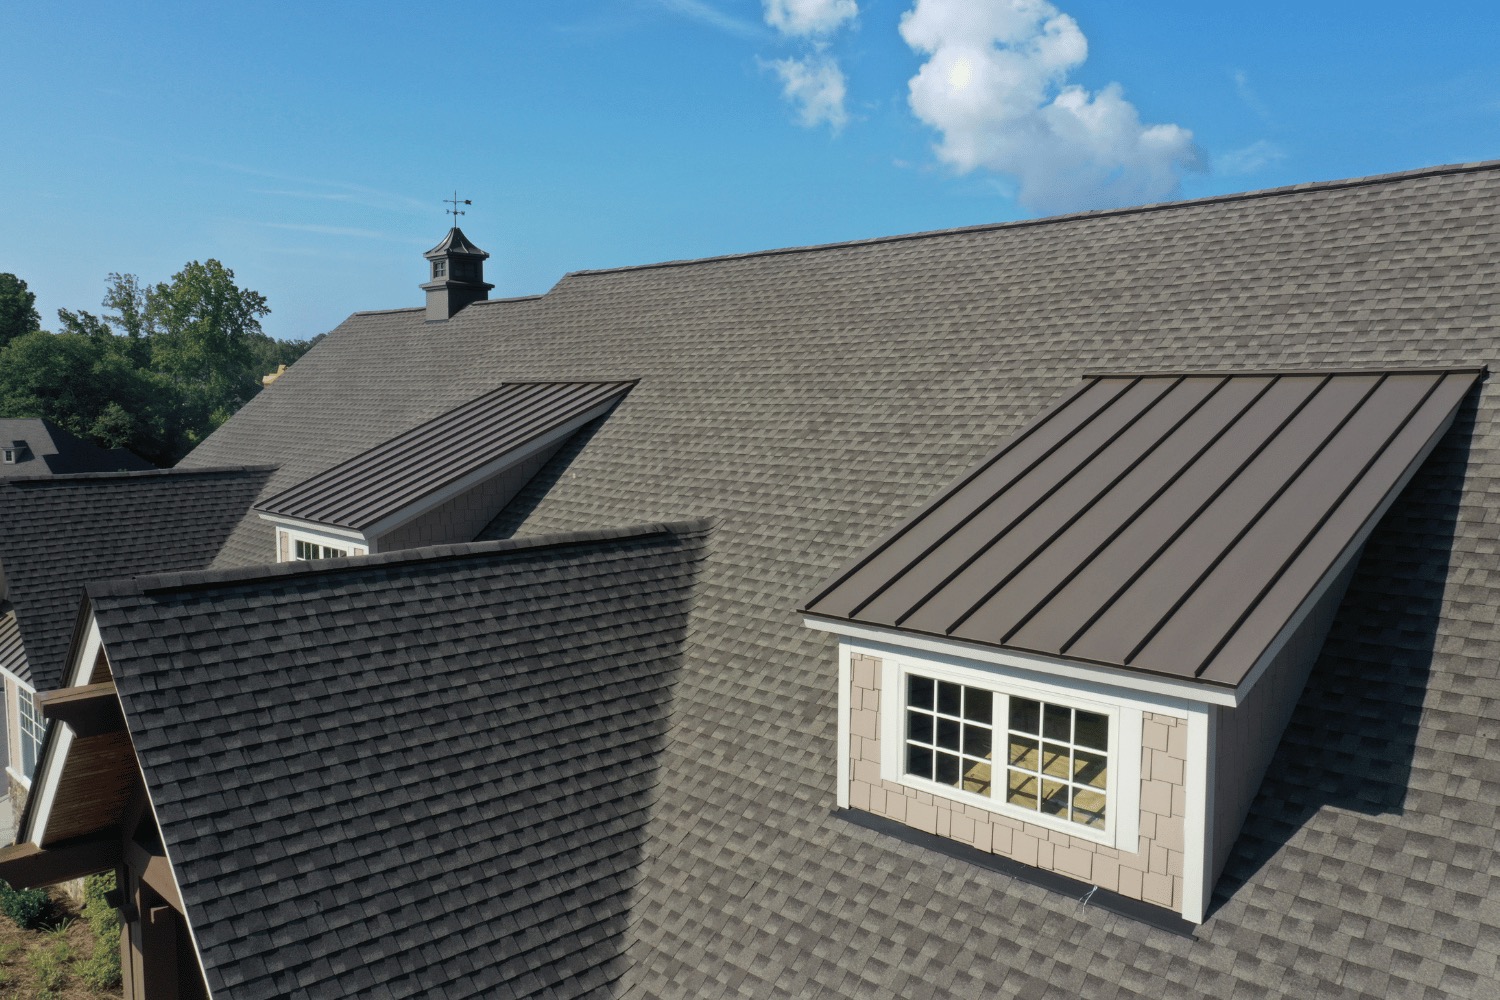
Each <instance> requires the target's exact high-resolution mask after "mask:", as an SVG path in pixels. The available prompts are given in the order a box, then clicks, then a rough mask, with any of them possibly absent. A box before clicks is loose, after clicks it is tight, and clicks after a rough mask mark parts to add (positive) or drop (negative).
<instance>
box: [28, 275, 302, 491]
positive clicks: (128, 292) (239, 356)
mask: <svg viewBox="0 0 1500 1000" xmlns="http://www.w3.org/2000/svg"><path fill="white" fill-rule="evenodd" d="M7 279H9V281H7ZM11 287H19V288H20V290H21V291H22V292H24V293H25V296H26V297H27V298H26V301H27V303H28V306H27V307H28V308H30V305H29V303H30V302H31V301H32V298H31V297H30V296H31V293H30V292H29V291H26V284H25V282H23V281H21V280H20V279H19V278H16V277H15V276H14V275H8V274H0V309H3V307H4V302H5V299H4V294H5V290H6V289H8V288H11ZM17 301H20V300H19V299H17ZM103 305H104V308H105V309H106V310H107V311H106V312H105V313H104V314H103V315H94V314H93V313H90V312H87V311H85V310H81V309H80V310H78V311H76V312H75V311H73V310H69V309H59V310H58V314H57V318H58V322H59V324H60V325H61V331H60V332H58V333H48V332H45V331H41V330H39V329H36V327H37V326H38V325H39V324H36V323H32V327H33V329H32V330H31V331H27V332H23V333H20V334H16V335H13V336H11V337H8V338H4V339H3V340H0V343H3V346H0V416H5V417H44V418H46V419H48V420H51V421H53V422H55V423H57V424H58V425H59V426H61V427H63V428H65V429H67V430H69V431H71V432H73V433H74V434H78V435H80V436H82V437H85V438H89V439H91V440H93V441H95V442H97V443H98V444H100V445H102V446H104V447H107V448H114V447H126V448H129V449H131V450H132V451H134V452H136V453H137V454H139V455H142V456H144V457H146V458H149V459H151V460H152V461H154V462H157V463H158V464H162V465H170V464H172V463H174V462H176V461H177V459H179V458H181V457H182V456H183V455H184V454H186V453H187V452H188V450H190V449H191V448H192V447H193V446H194V445H195V444H197V443H198V442H199V441H201V440H202V439H203V438H204V437H206V436H207V435H208V434H210V433H211V432H212V431H213V430H214V428H216V427H218V426H219V425H220V424H221V423H223V422H224V421H225V420H227V419H228V418H229V416H230V415H231V414H233V413H234V412H235V411H236V410H237V409H239V408H240V407H241V406H243V405H244V404H245V403H246V402H247V401H248V400H249V399H250V398H251V397H252V396H254V395H255V393H257V392H259V391H260V388H261V384H260V378H261V376H262V375H264V374H266V373H269V372H272V371H275V370H276V366H277V365H278V364H291V363H292V362H294V361H296V360H297V358H299V357H301V356H302V354H304V353H305V352H306V351H307V349H308V348H309V347H311V346H312V344H313V343H314V342H316V340H314V341H278V340H273V339H272V338H271V337H268V336H267V335H266V334H265V333H264V332H263V331H262V330H261V326H260V319H261V317H263V316H265V315H266V314H267V313H269V312H270V309H269V308H268V307H267V305H266V299H265V296H263V295H261V294H260V293H259V292H254V291H250V290H248V289H241V288H240V287H239V286H238V285H237V284H235V280H234V272H233V271H231V270H230V269H229V268H227V267H225V266H224V265H223V264H221V263H219V262H218V261H217V260H212V259H210V260H207V261H204V262H202V263H200V262H198V261H190V262H189V263H188V264H187V265H185V266H184V267H183V269H182V270H181V271H179V272H178V273H177V274H175V275H173V276H172V279H171V280H170V281H163V282H159V283H157V284H155V285H145V284H142V283H141V281H140V279H138V278H137V277H136V276H135V275H133V274H111V275H110V276H109V281H108V287H107V291H106V292H105V296H104V301H103ZM35 315H36V314H35V309H32V310H31V316H32V317H35ZM0 333H3V330H0Z"/></svg>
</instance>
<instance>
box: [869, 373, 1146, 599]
mask: <svg viewBox="0 0 1500 1000" xmlns="http://www.w3.org/2000/svg"><path fill="white" fill-rule="evenodd" d="M1139 382H1140V379H1133V381H1131V382H1130V385H1127V387H1125V388H1124V390H1121V391H1119V393H1116V394H1115V396H1112V397H1110V399H1107V400H1106V402H1104V405H1103V406H1100V408H1098V409H1097V411H1094V412H1092V414H1089V417H1088V420H1085V421H1083V423H1082V424H1079V426H1077V427H1074V429H1073V432H1071V433H1070V435H1067V436H1065V438H1059V439H1058V441H1055V442H1053V444H1052V445H1050V447H1049V448H1047V450H1046V451H1044V453H1043V454H1040V456H1038V457H1037V459H1034V460H1032V462H1031V465H1028V466H1026V468H1025V469H1022V471H1020V472H1017V474H1016V475H1013V477H1011V478H1010V481H1008V483H1007V484H1005V487H1004V489H1001V490H996V492H993V493H992V495H989V496H986V498H984V499H983V501H980V504H978V505H975V508H974V510H971V511H969V513H968V514H965V516H963V517H962V519H959V523H956V525H954V526H953V528H950V529H948V531H945V532H944V534H942V537H941V538H938V540H936V541H933V543H932V544H930V546H927V549H924V550H922V552H921V553H919V555H918V556H916V558H915V559H909V561H907V562H906V568H907V570H910V567H912V565H915V564H916V562H918V561H921V559H926V558H927V556H929V555H932V553H933V552H936V550H938V549H939V547H941V546H942V544H945V543H947V541H948V540H950V538H953V537H954V535H956V534H959V532H960V531H963V529H965V528H966V526H968V525H971V523H972V522H974V520H975V519H977V517H978V516H980V514H983V513H986V511H987V510H990V507H993V505H995V504H996V502H999V499H1001V498H1002V496H1005V493H1008V492H1010V489H1011V487H1013V486H1016V484H1017V483H1020V481H1023V480H1025V478H1026V477H1028V475H1031V474H1032V472H1034V471H1035V469H1037V466H1040V465H1041V463H1043V462H1046V460H1049V459H1052V457H1053V456H1055V454H1056V453H1058V450H1059V448H1062V447H1065V445H1067V444H1068V442H1070V441H1073V439H1074V438H1076V436H1077V435H1079V432H1080V430H1083V429H1085V427H1089V426H1092V424H1094V423H1095V421H1097V420H1098V418H1100V417H1101V415H1103V414H1106V412H1107V411H1109V409H1110V408H1112V406H1113V405H1115V403H1118V402H1119V400H1121V399H1124V397H1125V396H1128V394H1130V391H1131V390H1133V388H1134V387H1136V385H1137V384H1139ZM1164 394H1166V393H1163V394H1160V396H1157V399H1154V400H1151V403H1148V405H1146V408H1145V409H1142V411H1140V412H1137V414H1136V415H1134V417H1133V418H1131V420H1128V421H1127V423H1125V426H1124V427H1119V429H1116V430H1115V433H1113V435H1110V436H1109V438H1106V441H1104V444H1101V445H1100V448H1106V447H1109V444H1110V442H1112V441H1113V439H1115V438H1118V436H1119V435H1121V433H1124V430H1125V429H1127V427H1130V426H1131V424H1133V423H1134V421H1136V420H1140V418H1142V417H1143V415H1145V414H1146V412H1148V411H1149V409H1151V408H1152V406H1154V405H1155V403H1157V402H1158V400H1160V399H1161V396H1164ZM1076 471H1077V469H1074V471H1073V472H1070V474H1068V475H1065V477H1064V478H1062V480H1059V481H1058V483H1055V484H1053V486H1052V489H1049V490H1047V492H1046V493H1044V495H1043V496H1041V498H1038V499H1037V501H1035V502H1034V504H1032V505H1031V507H1028V508H1026V510H1025V511H1022V514H1020V516H1019V517H1013V519H1011V522H1010V525H1007V528H1005V529H1002V531H1001V534H999V535H996V537H993V538H990V541H987V543H986V544H983V546H980V547H978V549H977V550H975V552H972V553H971V555H969V558H968V559H963V561H962V562H960V564H959V565H957V567H954V568H953V570H951V571H950V573H948V574H947V576H945V577H944V579H942V580H939V582H938V583H935V585H933V586H932V588H929V589H927V592H926V594H924V595H922V597H919V598H918V600H916V601H915V603H913V604H912V606H910V607H907V609H906V610H904V612H903V613H901V615H898V616H897V618H895V624H897V625H900V624H901V622H904V621H906V619H907V618H910V616H912V615H915V613H916V612H918V610H921V609H922V607H924V606H926V604H927V601H930V600H932V598H933V597H935V595H936V594H938V592H939V591H942V589H944V588H945V586H948V585H950V583H953V580H954V577H957V576H959V574H960V573H963V571H965V570H968V568H969V565H971V564H974V561H975V559H978V558H980V556H981V555H984V553H986V552H989V550H990V547H992V546H993V544H995V543H998V541H999V540H1001V537H1004V535H1005V532H1008V531H1010V529H1011V528H1014V525H1016V522H1017V520H1020V519H1022V517H1025V516H1026V514H1029V513H1031V511H1034V510H1037V507H1040V505H1041V504H1043V502H1046V499H1047V498H1049V496H1052V495H1053V493H1055V492H1058V489H1061V487H1062V484H1064V483H1067V481H1068V478H1071V475H1073V474H1074V472H1076ZM953 495H957V493H953ZM901 576H904V571H901V573H897V574H895V577H892V579H891V580H888V582H886V583H885V585H882V586H880V588H877V592H876V594H871V595H870V597H868V598H865V600H864V601H861V603H859V604H858V606H856V607H855V613H858V612H859V610H862V609H864V607H865V606H867V604H868V603H870V601H873V600H874V598H876V597H879V594H883V592H885V589H886V588H888V586H891V583H894V582H895V580H897V579H900V577H901Z"/></svg>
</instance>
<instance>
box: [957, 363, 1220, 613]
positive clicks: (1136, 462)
mask: <svg viewBox="0 0 1500 1000" xmlns="http://www.w3.org/2000/svg"><path fill="white" fill-rule="evenodd" d="M1185 380H1186V379H1185V377H1184V378H1179V379H1178V380H1177V381H1176V382H1175V383H1174V384H1173V386H1172V388H1171V389H1168V390H1167V391H1166V392H1165V393H1163V394H1162V396H1161V397H1160V399H1165V398H1166V397H1167V396H1168V395H1170V394H1171V393H1172V391H1173V390H1175V389H1176V388H1177V387H1179V386H1181V385H1182V383H1183V382H1184V381H1185ZM1228 384H1229V380H1228V379H1224V378H1221V379H1219V381H1218V384H1216V385H1215V386H1214V387H1213V388H1212V389H1210V390H1209V391H1208V392H1207V393H1205V394H1204V396H1203V398H1202V399H1200V400H1198V402H1196V403H1194V404H1193V405H1192V406H1191V407H1190V408H1189V409H1188V410H1187V412H1185V413H1183V414H1182V416H1180V417H1178V418H1177V420H1176V421H1175V422H1174V423H1173V424H1172V426H1171V427H1170V428H1168V429H1167V430H1166V431H1165V432H1164V433H1162V434H1160V435H1158V436H1157V438H1156V440H1155V441H1153V442H1152V443H1151V444H1150V445H1149V446H1148V447H1147V448H1145V449H1144V450H1142V451H1141V452H1140V454H1138V455H1136V456H1135V457H1134V458H1133V459H1131V461H1130V462H1129V463H1128V464H1127V465H1126V466H1125V468H1123V469H1121V470H1120V472H1119V473H1117V474H1116V475H1115V477H1114V478H1113V479H1111V480H1110V481H1109V482H1108V483H1106V484H1104V486H1102V487H1101V488H1099V489H1098V490H1097V491H1096V492H1095V493H1094V495H1093V497H1092V499H1090V500H1088V501H1087V502H1086V503H1084V504H1082V505H1081V506H1080V507H1079V508H1078V510H1076V511H1074V512H1073V514H1072V515H1071V516H1070V517H1068V518H1067V519H1066V520H1065V521H1063V523H1062V524H1061V525H1059V526H1058V527H1057V528H1056V529H1054V530H1053V532H1052V533H1051V534H1050V535H1048V536H1047V537H1046V538H1045V539H1044V540H1043V541H1042V542H1041V543H1040V544H1038V545H1037V546H1035V547H1034V548H1033V549H1032V550H1031V553H1030V554H1029V555H1027V556H1025V557H1023V558H1021V559H1019V560H1017V562H1016V565H1015V566H1014V567H1012V568H1011V569H1010V570H1009V571H1008V572H1006V573H1005V574H1003V575H1002V576H1001V578H1000V579H999V581H997V582H996V583H995V584H994V586H992V587H989V588H988V589H987V590H985V592H984V594H983V595H981V596H980V598H979V599H978V600H977V601H974V602H973V603H971V604H970V605H969V607H968V609H967V610H965V611H964V613H963V614H962V615H960V616H959V617H958V618H957V620H955V621H954V622H953V624H952V625H951V626H950V627H949V629H948V631H949V632H950V634H951V633H952V631H953V630H954V629H957V628H959V627H960V626H962V625H963V624H964V622H966V621H968V620H969V619H970V618H972V617H973V616H974V615H975V613H977V612H978V611H979V609H980V608H982V607H984V606H985V605H986V604H988V603H989V601H990V599H991V598H993V597H994V596H995V595H996V594H998V593H999V592H1000V591H1001V590H1002V589H1003V588H1004V587H1005V585H1006V584H1008V583H1010V581H1011V580H1013V579H1015V577H1016V576H1017V574H1019V573H1020V572H1021V571H1022V570H1024V569H1026V567H1028V566H1030V565H1031V564H1032V563H1033V562H1034V561H1036V559H1037V558H1038V557H1039V556H1040V555H1041V554H1042V551H1043V550H1044V549H1046V548H1048V547H1049V546H1051V545H1052V543H1053V542H1055V541H1057V539H1058V538H1060V537H1062V535H1063V534H1064V533H1065V532H1066V531H1067V530H1068V529H1069V528H1071V527H1072V526H1073V525H1074V524H1076V523H1077V522H1078V520H1079V518H1081V517H1083V516H1084V515H1085V514H1087V513H1088V512H1089V511H1091V510H1093V509H1094V507H1095V506H1096V505H1097V504H1098V503H1099V501H1100V500H1102V499H1103V498H1104V497H1106V496H1107V495H1109V493H1110V491H1112V490H1113V489H1114V488H1115V487H1116V486H1118V485H1119V484H1120V482H1121V481H1122V480H1124V479H1125V478H1126V477H1127V476H1129V475H1130V474H1131V473H1132V472H1134V471H1135V470H1136V469H1137V468H1138V467H1139V466H1140V464H1141V463H1142V462H1144V461H1145V460H1146V459H1147V458H1149V457H1151V455H1153V454H1155V452H1156V450H1157V449H1158V448H1160V447H1161V446H1162V445H1163V444H1164V443H1165V442H1166V441H1167V439H1169V438H1170V437H1171V436H1172V435H1173V434H1175V433H1176V432H1177V431H1178V429H1179V428H1181V427H1182V426H1183V425H1184V424H1186V423H1187V422H1188V421H1189V420H1191V419H1192V418H1193V417H1194V416H1195V415H1196V414H1197V413H1198V412H1199V411H1200V410H1202V409H1203V407H1204V406H1205V405H1207V403H1208V401H1209V400H1211V399H1213V398H1214V396H1216V395H1218V393H1219V390H1221V389H1223V388H1224V386H1226V385H1228ZM1158 401H1159V400H1158ZM1154 405H1155V404H1153V406H1154ZM1141 415H1142V416H1145V413H1144V412H1143V413H1142V414H1141ZM1120 433H1121V434H1123V433H1124V429H1122V430H1121V432H1120ZM1118 437H1119V435H1116V438H1118ZM1110 443H1111V444H1112V443H1113V440H1112V441H1111V442H1110ZM1100 450H1101V451H1102V450H1103V449H1102V448H1101V449H1100ZM1081 470H1082V467H1080V471H1081ZM1033 606H1034V607H1036V606H1039V605H1033ZM1013 633H1014V629H1012V630H1011V631H1010V632H1008V633H1007V635H1010V634H1013Z"/></svg>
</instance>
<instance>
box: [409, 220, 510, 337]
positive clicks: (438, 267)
mask: <svg viewBox="0 0 1500 1000" xmlns="http://www.w3.org/2000/svg"><path fill="white" fill-rule="evenodd" d="M422 256H424V257H426V258H427V261H428V267H429V280H428V281H427V283H426V284H424V285H423V286H422V289H423V291H425V292H426V293H427V322H429V323H439V322H446V321H447V320H449V319H451V318H452V317H453V316H454V315H455V314H456V313H458V311H459V310H460V309H462V308H464V307H465V306H467V305H469V304H470V303H471V302H478V301H480V300H481V299H487V298H489V297H490V289H492V288H494V287H495V286H494V285H492V284H489V283H488V282H486V281H485V280H484V262H485V261H486V260H488V259H489V256H490V255H489V254H487V253H485V252H484V251H483V250H481V249H479V248H478V247H477V246H475V245H474V244H473V243H471V242H470V241H469V238H468V237H467V236H465V235H464V234H463V230H461V229H459V228H458V227H457V226H454V227H453V228H452V229H450V230H448V235H447V236H445V237H443V241H442V242H441V243H439V244H438V245H437V246H435V247H433V248H432V249H431V250H429V251H427V252H426V253H425V254H423V255H422Z"/></svg>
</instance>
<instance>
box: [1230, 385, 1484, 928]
mask: <svg viewBox="0 0 1500 1000" xmlns="http://www.w3.org/2000/svg"><path fill="white" fill-rule="evenodd" d="M1479 392H1480V389H1479V387H1478V386H1476V387H1475V388H1474V389H1472V390H1470V392H1469V394H1468V396H1467V397H1466V398H1465V400H1464V402H1463V404H1462V405H1461V406H1460V408H1459V410H1458V413H1457V415H1456V416H1455V417H1454V420H1453V426H1452V427H1450V428H1449V429H1448V432H1447V434H1445V435H1444V436H1443V439H1442V440H1441V441H1440V442H1439V443H1438V446H1437V448H1436V449H1434V451H1433V453H1432V455H1430V456H1429V457H1428V459H1427V461H1426V462H1425V463H1424V464H1423V466H1422V467H1421V468H1420V469H1419V470H1417V474H1416V475H1415V476H1414V477H1413V478H1412V481H1411V483H1410V484H1409V485H1408V486H1407V488H1406V490H1405V491H1404V492H1403V493H1402V494H1401V496H1400V497H1398V498H1397V500H1396V502H1395V503H1394V504H1393V505H1392V506H1391V509H1390V510H1389V511H1388V512H1387V513H1386V516H1385V518H1384V519H1383V520H1382V521H1381V522H1380V524H1379V525H1378V526H1377V527H1376V529H1375V531H1374V533H1373V534H1372V535H1371V536H1370V540H1369V541H1368V542H1367V543H1366V545H1365V550H1364V553H1363V555H1362V556H1361V558H1360V561H1359V566H1358V568H1357V569H1356V571H1355V574H1354V577H1353V579H1352V580H1351V581H1350V584H1349V590H1348V592H1347V594H1346V595H1345V597H1344V603H1343V604H1342V605H1341V606H1340V608H1339V612H1338V615H1337V617H1336V618H1335V619H1334V623H1333V627H1332V629H1331V630H1330V632H1329V635H1328V639H1327V641H1326V642H1325V643H1324V646H1323V652H1322V655H1321V656H1320V657H1319V658H1318V662H1317V663H1316V665H1314V667H1313V670H1312V673H1311V675H1310V676H1309V677H1308V680H1307V687H1306V689H1305V690H1304V691H1303V693H1302V697H1301V699H1300V700H1299V702H1298V704H1297V709H1296V711H1295V712H1294V713H1293V714H1292V718H1291V721H1290V722H1289V723H1288V725H1287V729H1286V732H1285V734H1284V735H1283V736H1282V739H1281V744H1280V746H1279V747H1278V748H1277V750H1276V754H1275V756H1274V758H1273V759H1272V761H1271V764H1270V766H1269V768H1268V769H1267V771H1266V777H1265V780H1264V781H1263V782H1262V784H1261V788H1260V792H1259V794H1258V795H1257V796H1256V798H1255V802H1254V804H1253V805H1252V806H1251V808H1250V813H1249V815H1248V816H1247V817H1246V818H1245V825H1244V827H1243V829H1242V830H1241V831H1240V837H1239V840H1238V841H1237V842H1236V843H1235V846H1234V849H1233V851H1232V852H1231V853H1230V856H1229V861H1228V863H1227V864H1226V865H1225V868H1224V873H1223V875H1222V876H1221V877H1220V878H1219V882H1218V885H1217V887H1216V889H1215V891H1214V897H1213V900H1212V902H1211V904H1210V907H1209V917H1210V918H1212V915H1213V914H1214V913H1215V912H1217V911H1218V909H1219V908H1220V907H1222V906H1224V905H1226V904H1227V903H1229V902H1230V901H1231V900H1232V899H1233V897H1234V896H1235V894H1236V893H1237V892H1239V890H1240V889H1241V888H1242V887H1243V886H1245V885H1246V884H1247V883H1249V882H1250V881H1251V880H1253V879H1254V878H1255V877H1256V875H1257V873H1258V872H1260V870H1261V869H1262V868H1263V867H1265V866H1266V864H1267V863H1268V862H1269V861H1271V859H1272V858H1273V857H1275V856H1276V855H1277V854H1278V853H1279V852H1281V850H1282V849H1283V848H1285V847H1286V846H1287V845H1288V844H1290V843H1291V842H1292V841H1293V840H1295V839H1296V837H1297V836H1298V834H1299V833H1300V831H1302V829H1303V828H1304V827H1305V826H1306V825H1307V823H1308V821H1309V820H1311V819H1312V817H1313V816H1314V815H1315V814H1316V813H1317V812H1319V811H1320V810H1321V809H1323V808H1324V807H1325V806H1331V807H1333V808H1335V809H1345V810H1351V811H1354V812H1358V813H1363V814H1365V815H1369V816H1380V815H1395V816H1400V815H1402V814H1404V813H1405V812H1406V810H1407V806H1408V803H1407V796H1408V792H1409V787H1410V784H1411V774H1412V767H1413V761H1414V758H1415V755H1416V745H1417V731H1418V728H1419V725H1420V723H1421V719H1422V707H1423V704H1424V702H1425V700H1426V697H1427V688H1428V678H1429V675H1430V673H1431V668H1432V660H1433V656H1434V653H1435V650H1436V647H1437V643H1438V636H1439V627H1440V625H1441V623H1442V620H1443V619H1442V611H1443V593H1444V588H1445V586H1446V584H1447V580H1448V567H1449V563H1450V561H1451V559H1452V552H1453V541H1454V537H1455V534H1456V531H1457V524H1458V514H1459V508H1460V504H1461V501H1462V498H1463V488H1464V474H1465V470H1466V468H1467V466H1468V461H1469V449H1470V442H1471V440H1472V437H1473V432H1474V425H1475V416H1476V411H1477V406H1478V396H1479ZM1374 622H1379V623H1380V626H1381V627H1380V628H1379V629H1378V630H1372V629H1371V628H1370V625H1371V623H1374ZM1401 836H1402V835H1401V833H1400V831H1397V830H1394V829H1393V830H1392V839H1393V842H1392V843H1391V844H1389V845H1387V844H1386V843H1384V842H1382V844H1381V845H1380V846H1379V847H1377V850H1378V851H1379V850H1387V849H1388V850H1391V851H1399V850H1400V849H1401V846H1402V843H1401Z"/></svg>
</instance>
